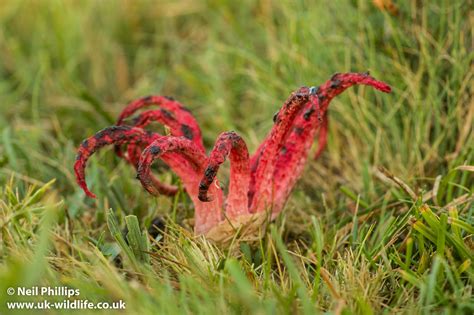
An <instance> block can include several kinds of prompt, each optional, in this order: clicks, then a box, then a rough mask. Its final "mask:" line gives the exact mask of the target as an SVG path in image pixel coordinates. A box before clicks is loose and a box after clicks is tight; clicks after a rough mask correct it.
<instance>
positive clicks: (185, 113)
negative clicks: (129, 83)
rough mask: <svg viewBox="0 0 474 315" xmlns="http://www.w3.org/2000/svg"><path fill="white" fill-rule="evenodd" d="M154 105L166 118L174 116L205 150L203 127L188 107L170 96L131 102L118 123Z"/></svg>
mask: <svg viewBox="0 0 474 315" xmlns="http://www.w3.org/2000/svg"><path fill="white" fill-rule="evenodd" d="M153 105H155V106H159V107H160V108H161V109H162V114H163V117H165V118H166V116H168V117H172V118H174V120H175V121H176V122H177V123H178V124H179V127H178V128H179V129H181V131H182V133H183V134H184V136H185V137H186V138H188V139H190V140H192V141H193V142H194V143H195V144H196V145H197V146H198V147H199V149H200V150H201V151H202V152H204V146H203V143H202V135H201V129H200V128H199V124H198V123H197V121H196V119H195V118H194V116H193V115H192V114H191V112H190V111H189V110H188V109H186V108H185V107H184V106H183V105H181V104H180V103H179V102H177V101H175V100H174V99H172V98H170V97H166V96H154V95H152V96H147V97H143V98H140V99H138V100H136V101H133V102H131V103H129V104H128V105H127V106H126V107H125V109H124V110H123V111H122V113H121V114H120V116H119V119H118V121H117V125H122V124H123V122H124V120H125V119H126V118H128V117H130V116H132V115H133V114H135V113H136V112H137V111H138V110H140V109H142V108H145V107H149V106H153ZM160 122H161V121H160ZM165 124H166V123H165ZM178 128H175V129H178Z"/></svg>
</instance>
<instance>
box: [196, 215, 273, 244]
mask: <svg viewBox="0 0 474 315" xmlns="http://www.w3.org/2000/svg"><path fill="white" fill-rule="evenodd" d="M268 222H269V215H268V213H266V212H258V213H252V214H246V215H242V216H239V217H237V218H234V219H233V220H232V221H231V220H224V221H222V222H221V223H219V224H218V225H216V226H215V227H213V228H212V229H210V230H209V231H208V232H207V233H206V234H205V237H206V238H207V239H208V240H210V241H212V242H214V243H216V244H217V245H220V246H227V245H230V244H231V243H232V242H237V243H240V242H246V243H254V242H257V241H258V240H260V239H261V236H262V234H263V232H264V230H265V227H266V225H267V223H268Z"/></svg>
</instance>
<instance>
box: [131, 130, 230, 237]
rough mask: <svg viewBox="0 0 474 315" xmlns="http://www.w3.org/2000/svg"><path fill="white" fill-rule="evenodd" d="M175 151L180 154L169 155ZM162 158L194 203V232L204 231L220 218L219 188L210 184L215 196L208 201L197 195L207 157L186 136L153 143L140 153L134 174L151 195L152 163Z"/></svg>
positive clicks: (165, 138)
mask: <svg viewBox="0 0 474 315" xmlns="http://www.w3.org/2000/svg"><path fill="white" fill-rule="evenodd" d="M169 153H176V154H179V155H180V156H181V158H180V159H177V158H176V157H175V156H171V157H170V156H169ZM158 158H161V159H162V160H163V161H165V163H166V164H168V165H169V166H170V168H171V169H172V170H173V171H174V172H175V173H176V174H177V175H178V176H179V177H180V178H181V180H182V182H183V186H184V187H185V189H186V192H187V193H188V195H189V196H190V197H191V200H192V201H193V203H194V206H195V226H194V228H195V232H196V233H197V234H203V233H205V232H207V231H208V230H209V229H210V228H212V227H213V226H215V225H217V224H218V223H219V222H220V221H221V220H222V205H223V197H222V191H221V190H220V189H219V188H217V187H215V186H211V188H210V190H211V192H212V194H213V195H214V196H216V198H214V200H212V201H209V202H206V203H204V202H202V201H200V200H199V198H198V194H199V182H200V180H201V177H202V174H203V172H204V167H205V164H206V160H207V158H206V156H205V155H204V154H203V153H202V152H201V150H200V149H199V148H198V146H197V145H196V144H195V143H194V142H192V141H190V140H189V139H187V138H185V137H173V136H167V137H161V138H159V139H157V140H155V141H154V142H152V143H151V144H150V145H149V146H148V147H147V148H146V149H145V150H144V151H143V153H142V155H141V157H140V162H139V165H138V173H137V177H138V179H139V180H140V182H141V183H142V185H143V187H144V188H145V189H146V190H147V191H148V192H149V193H151V194H155V193H156V191H155V190H154V186H153V183H152V181H151V177H150V173H151V165H152V163H153V162H154V161H155V160H156V159H158Z"/></svg>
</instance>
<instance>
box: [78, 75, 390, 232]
mask: <svg viewBox="0 0 474 315" xmlns="http://www.w3.org/2000/svg"><path fill="white" fill-rule="evenodd" d="M356 84H363V85H368V86H372V87H374V88H375V89H377V90H380V91H382V92H386V93H388V92H390V87H389V86H388V85H387V84H385V83H383V82H380V81H377V80H375V79H374V78H373V77H371V76H370V75H368V73H344V74H339V73H338V74H335V75H333V76H332V77H331V79H330V80H328V81H327V82H325V83H324V84H322V85H321V86H319V87H312V88H308V87H301V88H299V89H298V90H296V91H294V92H293V93H291V95H290V97H289V98H288V99H287V100H286V102H285V103H284V104H283V106H282V107H281V109H280V110H279V111H278V113H277V114H276V115H275V117H274V126H273V128H272V129H271V131H270V133H269V134H268V136H267V137H266V138H265V140H264V141H263V142H262V144H261V145H260V146H259V147H258V148H257V150H256V152H255V154H254V155H253V156H251V157H249V153H248V150H247V146H246V144H245V142H244V141H243V139H242V138H241V137H240V136H239V135H237V134H236V133H235V132H224V133H222V134H221V135H220V136H219V137H218V139H217V141H216V143H215V145H214V148H213V149H212V150H211V152H210V154H209V156H206V155H205V150H204V146H203V144H202V136H201V130H200V129H199V125H198V124H197V122H196V120H195V119H194V117H193V116H192V114H191V113H190V112H189V111H188V110H187V109H185V107H184V106H182V105H181V104H180V103H178V102H176V101H175V100H173V99H171V98H167V97H162V96H149V97H145V98H141V99H139V100H137V101H134V102H132V103H130V104H129V105H128V106H127V107H126V108H125V109H124V111H123V112H122V113H121V115H120V117H119V119H118V121H117V126H112V127H109V128H106V129H104V130H102V131H100V132H98V133H97V134H96V135H94V136H92V137H90V138H88V139H87V140H85V141H84V142H83V144H82V145H81V146H80V148H79V150H78V155H77V159H76V163H75V165H74V170H75V174H76V178H77V182H78V184H79V185H80V187H81V188H82V189H83V190H84V191H85V193H86V194H87V195H88V196H90V197H95V195H94V194H92V193H91V192H90V191H89V190H88V188H87V185H86V181H85V167H86V162H87V160H88V159H89V157H90V156H91V155H92V154H93V153H94V152H96V151H97V150H98V149H100V148H102V147H104V146H106V145H108V144H114V145H115V146H116V151H117V153H118V154H119V156H123V153H122V151H121V149H120V147H121V146H123V145H126V146H127V155H126V156H125V158H126V159H127V161H129V162H130V163H131V164H133V165H134V166H135V167H136V168H137V172H138V178H139V179H140V182H141V183H142V185H143V187H144V188H145V189H146V190H147V191H148V192H149V193H151V194H153V195H157V194H167V195H173V194H174V193H176V191H177V188H176V187H175V186H172V185H168V184H164V183H162V182H160V181H159V180H158V179H156V178H155V177H154V176H153V175H152V173H151V165H152V164H153V162H154V161H155V160H156V159H161V160H163V161H164V162H165V163H166V164H167V165H168V166H169V167H170V169H171V170H172V171H173V172H175V173H176V174H177V175H178V176H179V177H180V178H181V180H182V182H183V186H184V188H185V190H186V192H187V193H188V195H189V196H190V198H191V200H192V201H193V203H194V205H195V232H196V233H197V234H205V233H206V232H207V231H209V230H210V229H211V228H212V227H214V226H216V225H218V224H219V223H221V222H222V220H225V218H228V219H230V220H232V219H235V218H237V217H239V216H243V215H247V214H249V213H257V212H261V211H271V213H272V217H273V218H274V217H275V216H276V215H278V213H280V212H281V211H282V209H283V207H284V205H285V202H286V200H287V199H288V196H289V194H290V192H291V190H292V188H293V187H294V185H295V183H296V181H297V180H298V178H299V177H300V176H301V173H302V172H303V169H304V165H305V162H306V160H307V158H308V156H309V152H310V150H311V147H312V144H313V141H314V138H315V136H316V135H317V136H318V148H317V150H316V153H315V158H317V157H318V156H319V155H320V154H321V153H322V151H323V150H324V148H325V146H326V143H327V134H328V114H327V109H328V106H329V103H330V102H331V100H332V99H333V98H334V97H335V96H337V95H339V94H340V93H342V92H343V91H344V90H346V89H347V88H349V87H351V86H353V85H356ZM152 105H157V106H159V107H160V108H159V109H157V110H148V111H145V112H143V113H141V114H139V115H138V116H137V117H136V118H135V119H133V120H132V122H131V123H130V124H131V126H128V125H125V120H127V119H128V118H129V117H131V116H133V115H134V114H136V112H137V111H139V110H140V109H142V108H145V107H148V106H152ZM152 121H155V122H159V123H161V124H163V125H166V126H168V128H169V130H170V133H171V135H169V136H162V135H159V134H158V133H152V132H148V131H145V130H144V128H145V127H147V126H148V125H149V123H150V122H152ZM228 157H229V159H230V167H231V169H230V184H229V192H228V194H227V196H226V198H225V203H224V196H223V191H222V189H221V187H220V186H219V184H218V182H217V179H216V175H217V172H218V170H219V167H220V165H222V163H224V162H225V160H226V159H227V158H228ZM223 211H224V212H223ZM223 214H224V215H223Z"/></svg>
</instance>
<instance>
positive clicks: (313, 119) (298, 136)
mask: <svg viewBox="0 0 474 315" xmlns="http://www.w3.org/2000/svg"><path fill="white" fill-rule="evenodd" d="M355 84H364V85H369V86H372V87H374V88H375V89H377V90H380V91H382V92H385V93H389V92H390V91H391V89H390V86H389V85H387V84H386V83H384V82H381V81H377V80H376V79H374V78H373V77H371V76H369V75H368V74H367V73H345V74H335V75H333V77H332V78H331V79H330V80H328V81H327V82H326V83H324V84H323V85H322V86H321V87H320V88H316V95H317V98H318V101H319V104H318V105H315V104H316V103H315V102H314V101H313V102H308V103H307V104H306V105H305V108H304V109H303V111H302V112H301V113H300V114H299V115H298V116H297V118H296V119H295V122H294V128H293V132H292V133H291V134H290V135H289V136H288V138H287V140H286V142H285V145H284V148H285V149H284V150H281V151H280V153H279V157H278V162H277V167H276V170H275V174H274V176H275V183H276V189H275V206H274V211H275V214H276V213H278V212H279V211H281V209H282V208H283V205H284V203H285V201H286V199H287V198H288V195H289V193H290V192H291V189H292V188H293V186H294V185H295V183H296V181H297V179H298V178H299V176H300V175H301V173H302V171H303V169H304V164H305V162H306V160H307V157H308V152H309V150H310V149H311V145H312V143H313V139H314V135H315V133H316V131H318V128H319V143H318V149H317V152H316V157H317V156H319V154H321V152H322V150H323V149H324V147H325V145H326V142H327V131H328V117H327V108H328V106H329V103H330V101H331V100H332V99H333V98H334V97H335V96H337V95H339V94H340V93H342V92H343V91H344V90H346V89H347V88H349V87H351V86H353V85H355ZM320 117H322V121H320V119H319V118H320ZM289 170H291V172H289Z"/></svg>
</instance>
